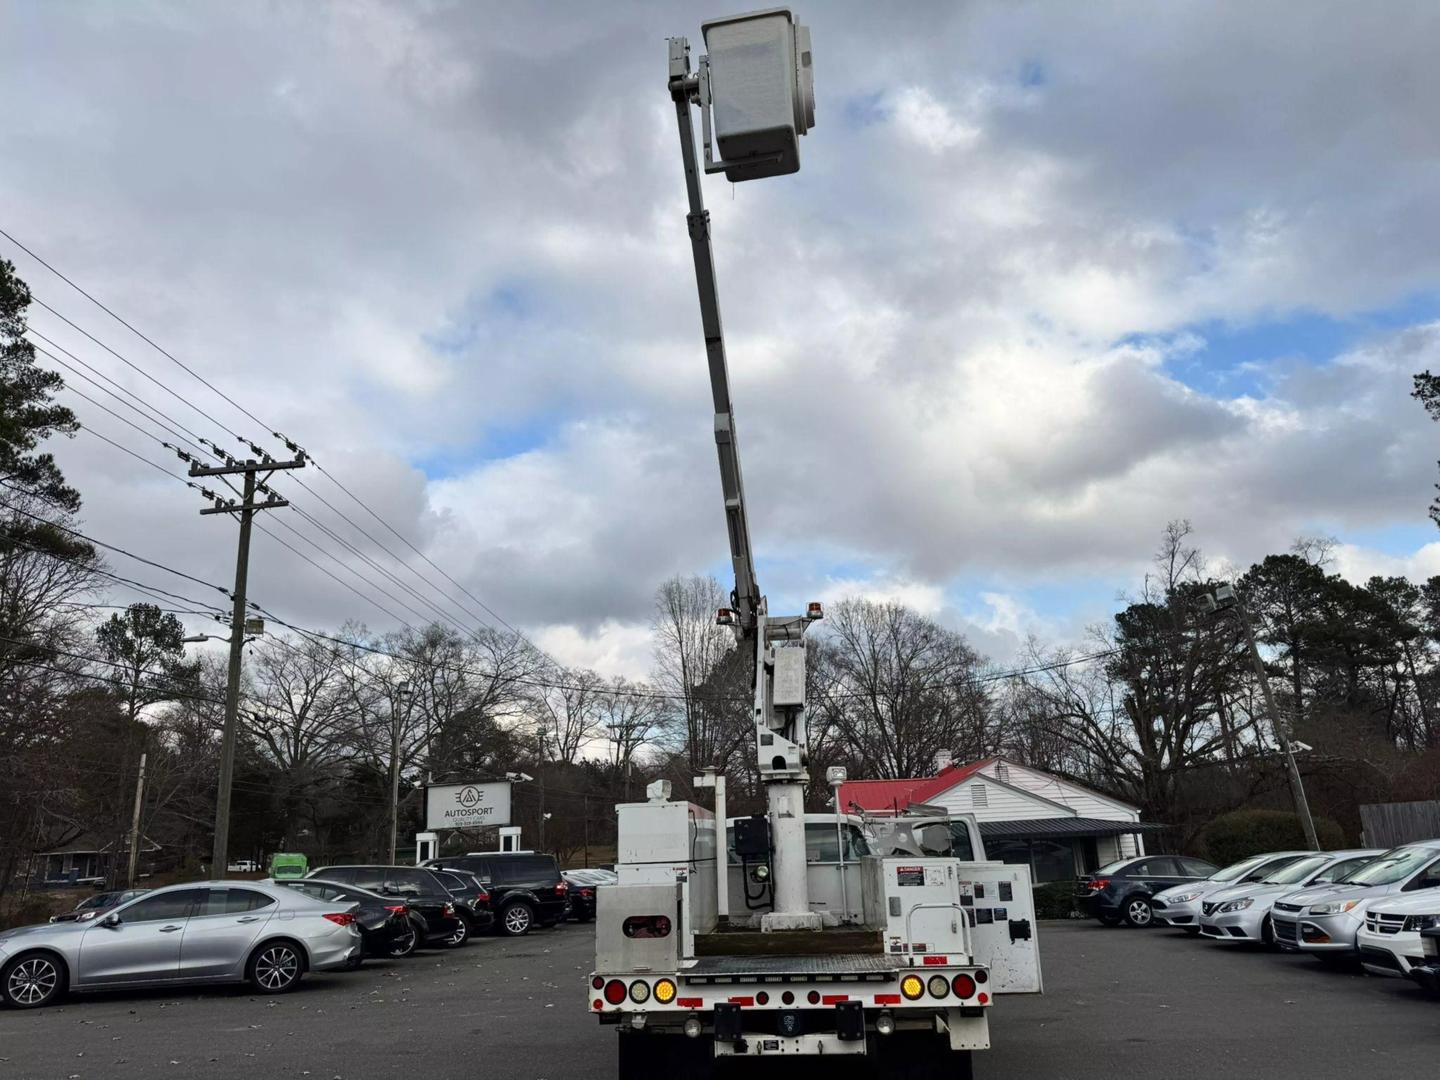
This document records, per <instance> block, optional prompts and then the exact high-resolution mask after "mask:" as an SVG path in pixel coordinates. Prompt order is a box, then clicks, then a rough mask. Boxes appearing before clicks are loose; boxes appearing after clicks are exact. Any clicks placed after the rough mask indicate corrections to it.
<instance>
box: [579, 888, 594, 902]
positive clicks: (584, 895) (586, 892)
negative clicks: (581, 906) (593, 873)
mask: <svg viewBox="0 0 1440 1080" xmlns="http://www.w3.org/2000/svg"><path fill="white" fill-rule="evenodd" d="M580 895H581V897H582V898H584V899H586V900H589V899H590V898H591V897H592V896H594V895H595V890H594V889H581V890H580Z"/></svg>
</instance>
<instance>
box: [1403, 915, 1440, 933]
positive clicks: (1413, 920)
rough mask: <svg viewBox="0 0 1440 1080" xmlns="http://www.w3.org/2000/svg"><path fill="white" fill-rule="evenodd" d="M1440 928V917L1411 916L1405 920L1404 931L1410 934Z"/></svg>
mask: <svg viewBox="0 0 1440 1080" xmlns="http://www.w3.org/2000/svg"><path fill="white" fill-rule="evenodd" d="M1432 926H1440V915H1411V916H1410V917H1409V918H1408V919H1406V920H1405V929H1406V930H1407V931H1409V932H1411V933H1414V932H1416V931H1419V930H1429V929H1430V928H1431V927H1432Z"/></svg>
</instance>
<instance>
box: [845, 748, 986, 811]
mask: <svg viewBox="0 0 1440 1080" xmlns="http://www.w3.org/2000/svg"><path fill="white" fill-rule="evenodd" d="M995 760H996V759H995V758H993V757H991V758H984V759H983V760H981V761H976V762H973V763H971V764H969V765H950V766H948V767H947V768H944V769H941V770H940V772H939V773H937V774H936V775H935V776H917V777H910V778H908V779H904V780H847V781H846V782H845V783H843V784H841V785H840V807H841V809H842V810H849V809H851V807H852V804H853V805H854V806H858V807H860V809H862V810H870V811H873V812H875V813H881V814H883V813H895V812H897V811H900V810H904V809H905V808H906V807H907V806H909V805H910V804H911V803H923V802H929V801H930V800H931V799H933V798H934V797H935V796H936V795H939V794H940V793H941V792H942V791H948V790H949V789H950V788H952V787H954V786H955V785H956V784H959V783H963V782H964V781H966V780H968V779H969V778H970V777H972V776H974V775H975V774H976V773H977V772H979V771H980V770H981V769H983V768H984V767H985V766H986V765H989V764H990V763H991V762H993V761H995Z"/></svg>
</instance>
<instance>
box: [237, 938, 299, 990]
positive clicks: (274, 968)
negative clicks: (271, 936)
mask: <svg viewBox="0 0 1440 1080" xmlns="http://www.w3.org/2000/svg"><path fill="white" fill-rule="evenodd" d="M304 971H305V957H304V956H303V955H302V954H301V952H300V948H299V946H297V945H293V944H291V943H290V942H288V941H270V942H267V943H265V944H264V945H261V946H260V948H258V949H256V950H255V951H254V953H252V954H251V956H250V963H249V965H247V967H246V971H245V977H246V978H247V979H248V980H249V982H250V984H251V985H252V986H254V987H255V989H256V990H258V991H260V993H262V994H283V993H285V992H287V991H289V990H293V989H295V986H296V984H298V983H299V982H300V976H301V975H302V974H304Z"/></svg>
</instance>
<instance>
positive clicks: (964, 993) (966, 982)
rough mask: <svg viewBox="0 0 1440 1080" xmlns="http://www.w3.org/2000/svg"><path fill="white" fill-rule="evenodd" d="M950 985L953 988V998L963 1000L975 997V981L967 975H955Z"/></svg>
mask: <svg viewBox="0 0 1440 1080" xmlns="http://www.w3.org/2000/svg"><path fill="white" fill-rule="evenodd" d="M951 985H952V986H953V987H954V988H955V996H956V997H957V998H962V999H963V998H968V997H974V996H975V980H974V979H972V978H971V977H970V976H969V975H964V974H961V975H956V976H955V980H954V982H953V983H952V984H951Z"/></svg>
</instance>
